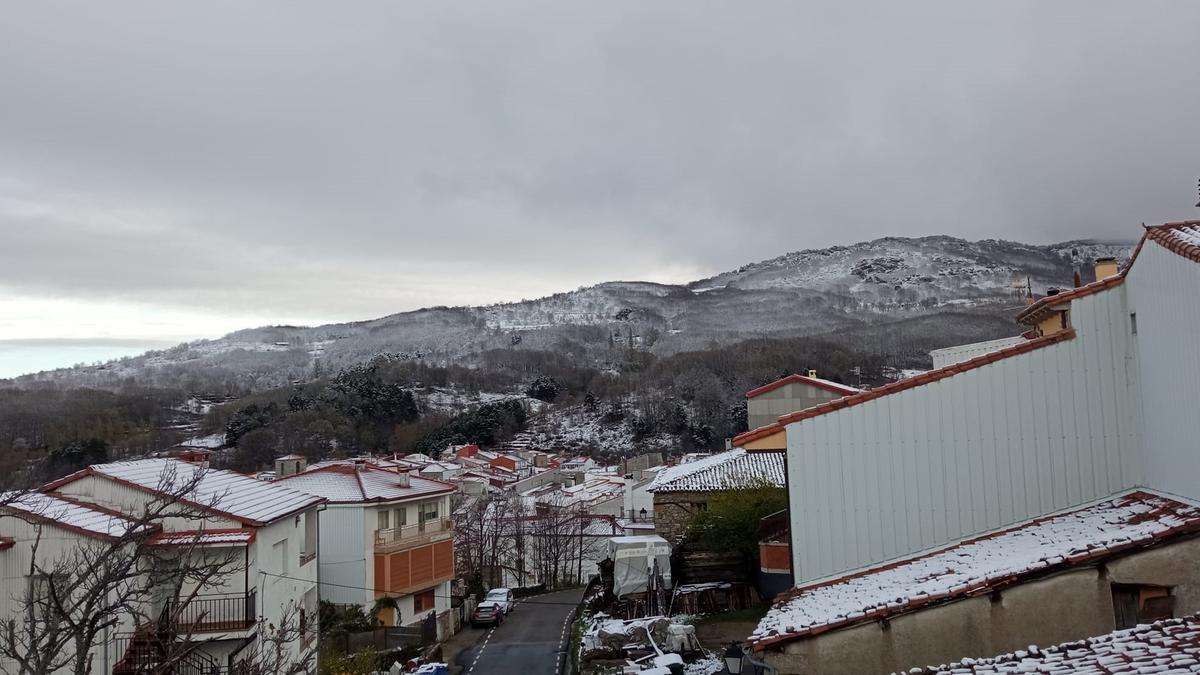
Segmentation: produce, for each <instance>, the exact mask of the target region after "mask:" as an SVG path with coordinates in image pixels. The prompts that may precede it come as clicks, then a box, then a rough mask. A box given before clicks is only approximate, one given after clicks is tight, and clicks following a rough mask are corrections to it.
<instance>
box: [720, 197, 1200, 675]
mask: <svg viewBox="0 0 1200 675" xmlns="http://www.w3.org/2000/svg"><path fill="white" fill-rule="evenodd" d="M1197 263H1200V221H1191V222H1182V223H1169V224H1167V225H1160V226H1153V227H1148V228H1146V229H1145V232H1144V234H1143V236H1142V239H1141V241H1140V242H1139V244H1138V247H1137V249H1136V251H1135V252H1134V255H1133V258H1132V260H1131V261H1130V263H1129V265H1128V266H1127V267H1126V269H1124V270H1123V271H1117V269H1116V267H1115V265H1114V264H1112V263H1111V262H1110V261H1098V265H1097V273H1096V276H1097V279H1098V280H1097V281H1096V282H1094V283H1092V284H1088V285H1086V286H1081V287H1079V288H1075V289H1071V290H1068V291H1065V292H1058V293H1055V294H1052V295H1048V296H1047V297H1045V298H1042V299H1040V300H1038V301H1036V302H1034V303H1033V304H1031V305H1030V306H1028V307H1027V308H1025V309H1024V310H1023V311H1022V312H1021V313H1020V314H1019V316H1018V320H1019V322H1020V325H1021V327H1022V329H1023V330H1024V333H1023V336H1022V337H1023V339H1022V341H1020V342H1018V343H1015V344H1012V345H1009V346H1001V347H1000V348H998V349H995V350H984V353H982V354H980V355H978V356H975V357H973V358H968V359H967V360H965V361H959V362H956V363H952V364H950V365H947V366H944V367H942V368H939V369H934V370H931V371H928V372H925V373H922V374H920V375H917V376H915V377H911V378H908V379H904V380H900V381H898V382H894V383H891V384H888V385H885V386H883V387H879V388H877V389H872V390H869V391H864V392H860V393H857V394H853V395H849V396H845V397H842V398H838V399H836V400H833V401H829V402H826V403H822V404H820V405H817V406H814V407H810V408H806V409H800V410H796V411H793V412H790V413H787V414H784V415H782V416H780V417H779V418H778V419H777V420H776V421H774V422H772V423H771V424H768V425H764V426H761V427H759V428H757V429H754V430H753V431H750V432H747V433H745V434H742V435H740V436H739V437H738V438H736V439H735V440H734V442H735V444H738V445H740V446H742V447H745V448H746V449H747V450H748V451H751V452H756V453H758V452H767V453H770V452H780V451H783V452H786V457H787V484H788V489H789V498H790V509H789V515H788V519H789V528H790V536H791V539H792V541H793V542H794V544H795V546H794V547H792V550H791V556H792V567H793V571H794V574H795V579H796V582H797V584H798V586H797V589H796V592H797V593H798V594H799V596H798V597H803V596H804V595H805V594H806V593H808V592H810V591H814V590H816V589H819V588H822V587H824V585H830V586H836V585H838V584H840V583H841V581H842V580H845V579H847V578H848V577H852V576H854V575H858V574H870V573H872V572H873V571H877V570H880V569H881V566H885V565H892V564H897V565H903V564H906V563H907V562H908V561H911V560H913V559H914V558H916V557H919V556H920V555H922V554H923V553H926V552H929V551H937V550H941V549H944V548H946V547H951V546H957V545H962V544H964V543H966V542H969V541H970V540H972V539H974V538H977V537H980V536H985V535H991V534H994V533H997V532H1001V531H1003V530H1005V529H1006V528H1011V527H1014V526H1018V525H1021V524H1025V523H1029V522H1032V521H1036V520H1039V519H1042V518H1046V517H1050V516H1055V515H1061V514H1066V513H1071V512H1073V510H1077V509H1080V508H1085V507H1089V506H1091V505H1096V504H1100V503H1103V502H1105V501H1106V500H1112V499H1118V498H1121V497H1122V496H1125V495H1129V494H1134V493H1141V492H1144V493H1146V494H1150V495H1154V496H1158V497H1161V498H1171V499H1177V500H1178V501H1179V503H1182V504H1191V500H1194V499H1197V498H1200V462H1197V461H1196V459H1197V457H1196V445H1195V440H1194V439H1195V438H1197V437H1200V416H1198V415H1196V414H1195V401H1196V400H1197V397H1198V396H1200V350H1198V349H1197V348H1196V343H1195V336H1196V335H1197V334H1200V265H1198V264H1197ZM1036 544H1037V546H1038V547H1040V550H1044V551H1053V550H1056V549H1055V548H1054V546H1053V545H1052V542H1050V541H1048V540H1038V541H1037V542H1036ZM1058 555H1061V552H1060V553H1059V554H1058ZM1070 555H1071V556H1073V555H1074V554H1073V553H1072V554H1070ZM1050 557H1053V556H1050ZM1068 557H1070V556H1068ZM1023 578H1024V577H1023ZM1094 583H1095V584H1097V585H1099V586H1100V591H1099V594H1098V596H1097V597H1099V598H1101V600H1098V601H1097V603H1098V605H1096V606H1097V607H1103V608H1104V610H1105V614H1106V616H1107V615H1113V614H1114V613H1115V612H1117V611H1119V609H1118V608H1120V607H1121V606H1122V605H1123V604H1124V603H1126V602H1127V600H1126V599H1125V598H1124V597H1123V596H1121V595H1120V592H1119V591H1121V589H1120V588H1119V587H1120V586H1121V585H1122V583H1123V582H1117V581H1113V580H1112V579H1110V578H1109V577H1107V576H1104V575H1101V574H1099V573H1097V574H1096V575H1095V579H1094ZM1191 583H1192V580H1191V578H1190V577H1186V576H1185V577H1178V578H1175V579H1174V580H1169V583H1168V582H1162V585H1163V586H1164V587H1165V588H1166V589H1167V590H1166V592H1167V594H1168V596H1170V597H1179V598H1184V597H1185V596H1186V594H1187V593H1190V591H1188V590H1187V589H1188V585H1189V584H1191ZM839 588H843V589H845V588H847V587H844V586H839ZM860 590H861V589H860ZM851 592H855V591H853V589H851ZM1176 593H1178V596H1176V595H1175V594H1176ZM1011 594H1012V592H1011V591H1010V593H1009V594H1008V595H1011ZM1004 595H1005V594H1001V597H1003V596H1004ZM794 600H795V598H792V599H791V600H789V599H788V598H787V597H786V596H785V597H784V598H782V599H781V601H780V603H779V604H778V605H777V606H776V607H775V608H774V609H772V611H771V612H769V613H768V615H767V617H766V618H764V619H763V623H762V624H761V625H760V627H759V632H757V633H756V638H755V641H754V643H755V646H756V648H757V649H760V650H764V651H765V652H766V655H767V658H768V660H774V661H777V662H778V663H779V664H780V665H781V666H783V668H782V672H808V671H806V670H792V669H791V668H796V667H800V665H802V664H803V663H811V662H812V661H811V659H810V660H809V661H803V660H798V656H799V655H802V654H809V655H810V656H811V654H812V650H814V649H827V648H828V645H830V644H833V638H831V637H828V636H833V635H838V634H844V633H845V632H846V631H848V630H851V628H849V627H847V626H842V625H834V624H830V625H828V626H827V627H826V628H824V629H823V631H824V632H823V633H822V634H820V635H817V634H814V633H812V632H806V631H803V630H800V631H793V630H784V631H781V632H780V633H779V634H778V639H773V638H771V639H764V637H763V636H764V635H765V631H769V630H771V629H772V627H778V626H780V625H781V624H788V623H789V621H790V620H789V618H788V617H789V616H791V614H790V612H789V611H788V610H786V607H787V606H788V605H787V603H788V602H789V601H794ZM944 600H945V601H946V602H950V603H953V604H957V605H962V606H963V607H966V606H967V605H969V604H970V603H969V602H968V601H967V599H965V598H961V597H959V596H955V595H950V596H947V597H946V598H944ZM1056 600H1057V598H1056V596H1055V595H1053V594H1045V593H1044V594H1042V595H1040V596H1038V597H1035V598H1034V599H1033V601H1034V602H1040V603H1041V605H1040V611H1042V612H1044V613H1045V614H1046V615H1047V616H1049V615H1051V614H1052V613H1053V610H1052V606H1053V605H1054V603H1055V602H1056ZM1180 604H1181V606H1182V604H1184V601H1183V600H1180ZM866 607H868V605H863V608H866ZM860 609H862V608H860ZM962 611H964V612H965V611H967V610H965V609H964V610H962ZM1174 611H1175V612H1178V611H1179V610H1174ZM1193 611H1194V610H1193ZM1035 613H1036V612H1035ZM914 616H918V615H916V614H914ZM924 616H930V615H929V614H925V615H924ZM887 625H889V626H896V625H897V621H896V620H891V619H889V620H888V622H887ZM945 625H949V624H947V623H943V622H941V621H937V622H932V621H931V622H930V623H929V624H928V625H927V631H928V632H926V633H922V635H924V636H925V637H923V638H917V637H911V640H913V641H918V640H919V641H922V642H924V643H926V644H928V645H931V648H932V646H933V643H936V642H939V641H941V638H940V636H936V634H937V632H938V631H940V630H942V629H943V627H944V626H945ZM1036 625H1037V626H1042V625H1044V624H1041V623H1039V624H1036ZM1033 626H1034V625H1031V626H1030V628H1031V629H1032V628H1033ZM793 627H794V626H793ZM785 628H786V626H785ZM1048 628H1049V627H1047V629H1048ZM1057 628H1058V629H1061V631H1060V633H1058V635H1061V639H1062V640H1069V639H1080V638H1084V637H1088V636H1090V635H1095V634H1096V632H1095V631H1097V630H1099V629H1100V628H1101V626H1099V625H1097V624H1096V623H1095V622H1094V621H1089V620H1086V619H1085V618H1084V617H1083V616H1082V615H1078V614H1076V615H1070V616H1062V621H1061V625H1059V626H1057ZM1067 632H1069V633H1070V634H1069V635H1068V634H1066V633H1067ZM996 635H997V638H996V640H995V641H994V642H993V643H990V644H986V645H985V644H983V643H982V640H983V637H982V636H981V635H978V634H977V635H975V636H974V637H969V636H964V637H963V639H962V640H959V641H957V642H955V644H956V647H955V648H956V649H959V650H962V651H960V653H958V654H954V655H947V656H946V657H940V658H925V657H922V656H921V655H920V654H918V653H916V652H915V651H909V652H904V653H903V654H900V653H896V654H892V655H890V656H889V657H888V660H887V669H888V670H885V671H881V672H890V670H899V669H905V668H908V667H912V666H917V665H924V664H928V663H934V662H940V661H944V660H947V659H952V658H958V657H961V656H966V655H970V654H980V653H987V652H988V650H992V653H996V652H998V651H1005V650H1011V649H1017V648H1021V647H1024V646H1025V645H1027V644H1030V643H1031V642H1036V641H1038V640H1037V637H1038V636H1037V635H1036V634H1027V633H1020V632H1019V631H1011V632H1005V631H998V632H997V633H996ZM935 636H936V637H935ZM814 639H816V640H818V641H820V642H822V643H824V645H825V646H824V647H818V646H816V644H815V643H813V642H812V640H814ZM1006 640H1007V642H1006ZM875 644H876V645H878V644H881V643H875ZM862 651H864V652H865V651H869V650H862ZM860 656H862V658H864V659H866V658H868V657H867V656H866V655H860ZM876 656H878V655H876ZM806 658H808V657H806ZM813 658H815V657H813ZM906 658H914V659H917V660H916V661H915V662H913V661H906V660H905V659H906ZM874 663H877V664H882V662H874ZM825 667H827V668H830V669H832V668H833V667H834V664H833V663H832V661H826V662H823V666H822V668H825ZM822 672H824V670H822ZM830 672H833V671H832V670H830ZM859 672H872V671H871V670H869V669H867V670H862V671H859Z"/></svg>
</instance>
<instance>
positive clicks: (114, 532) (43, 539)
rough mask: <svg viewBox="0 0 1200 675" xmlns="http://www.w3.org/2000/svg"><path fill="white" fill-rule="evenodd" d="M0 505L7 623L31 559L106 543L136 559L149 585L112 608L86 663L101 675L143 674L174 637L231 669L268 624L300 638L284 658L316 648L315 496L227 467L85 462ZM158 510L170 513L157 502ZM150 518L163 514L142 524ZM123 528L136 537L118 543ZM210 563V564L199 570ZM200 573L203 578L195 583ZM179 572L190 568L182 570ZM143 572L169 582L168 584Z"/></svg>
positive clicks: (60, 560) (46, 560) (26, 583)
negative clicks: (288, 629) (108, 624)
mask: <svg viewBox="0 0 1200 675" xmlns="http://www.w3.org/2000/svg"><path fill="white" fill-rule="evenodd" d="M5 501H7V502H9V503H7V504H6V505H5V507H4V508H3V509H2V511H3V513H2V516H0V537H3V539H0V541H2V542H3V544H2V546H0V565H3V567H4V569H5V570H8V571H7V572H6V573H5V575H4V580H3V582H2V583H3V584H4V586H5V588H4V590H3V592H2V593H0V595H2V596H3V599H2V600H0V610H2V611H3V612H4V615H5V616H12V613H13V612H14V610H17V609H19V605H18V604H15V603H17V602H18V600H17V599H18V598H23V597H26V595H25V593H26V591H27V589H28V588H30V587H31V584H35V583H36V579H32V578H30V577H29V573H30V570H31V567H30V565H31V563H32V562H34V561H37V562H38V563H39V564H40V565H42V566H43V568H44V569H45V568H52V567H54V566H55V565H62V564H66V565H68V566H69V565H72V564H74V565H80V564H82V565H93V564H95V563H94V562H92V561H93V558H90V557H88V552H89V551H96V550H97V549H96V548H95V547H96V546H101V547H103V546H106V545H107V546H109V547H110V549H109V550H113V551H115V550H118V549H117V548H112V547H113V545H114V544H116V545H117V546H118V547H119V549H120V550H122V551H125V552H126V553H123V554H122V555H129V556H133V557H132V558H131V559H133V560H138V561H141V562H139V564H138V567H137V568H136V569H138V570H139V572H137V573H131V575H132V576H130V579H133V580H134V582H133V583H134V584H135V585H136V584H137V583H138V582H137V581H136V580H137V579H142V582H141V583H144V584H151V586H148V587H147V591H146V592H145V593H144V594H142V595H139V596H137V597H136V598H134V599H133V600H131V601H130V603H131V604H130V606H127V607H124V608H122V609H120V610H118V611H117V612H116V614H115V615H114V616H113V619H114V621H115V623H114V625H113V626H112V628H111V629H109V630H108V631H106V635H105V636H104V637H105V642H103V643H102V644H98V645H97V646H96V647H94V648H93V652H94V653H93V657H92V658H93V662H94V663H97V664H104V667H105V669H106V672H108V670H109V669H111V671H112V672H114V673H123V672H133V671H132V670H130V669H133V668H134V666H135V665H139V666H141V667H146V666H147V665H148V664H147V663H146V659H147V658H149V657H148V654H152V653H158V652H161V651H165V650H169V649H170V648H171V645H172V644H174V643H176V642H177V641H179V640H184V639H188V640H190V642H192V643H196V644H197V648H196V650H195V651H194V652H193V653H192V654H191V655H190V656H188V657H187V660H188V665H189V666H192V667H196V668H201V669H202V670H204V671H209V670H214V669H230V668H233V667H234V666H235V665H236V664H237V663H239V662H240V661H242V660H245V659H247V658H251V655H252V654H254V653H255V649H256V648H257V647H260V646H262V642H263V640H264V639H266V637H267V636H266V635H265V632H266V631H270V630H273V629H272V628H271V627H273V626H284V625H291V627H292V628H293V629H298V630H299V632H300V634H301V637H300V639H299V640H293V641H289V642H287V643H285V644H284V645H283V647H284V652H285V654H286V657H287V658H289V659H292V660H294V661H300V660H301V659H302V655H303V654H305V653H307V652H309V651H311V649H312V648H313V647H314V645H315V639H316V624H315V621H313V620H312V618H313V617H315V616H316V610H317V585H316V581H317V570H316V568H317V565H316V564H314V560H315V559H316V556H317V538H318V535H317V509H318V507H319V506H320V505H321V504H322V503H323V500H322V499H320V498H318V497H313V496H311V495H307V494H303V493H299V492H293V491H291V490H288V489H286V488H283V487H279V486H277V485H275V484H272V483H264V482H261V481H257V480H254V479H253V478H249V477H247V476H243V475H241V474H237V473H233V472H230V471H219V470H213V469H209V468H207V467H203V466H199V465H196V464H191V463H188V462H181V461H178V460H175V459H147V460H137V461H128V462H115V463H112V464H97V465H93V466H90V467H88V468H86V469H83V470H81V471H78V472H76V473H73V474H71V475H69V476H66V477H64V478H61V479H59V480H56V481H54V482H52V483H49V484H48V485H46V486H44V487H43V488H42V490H41V491H40V492H34V493H29V494H25V495H22V496H20V497H19V498H17V499H16V500H5ZM162 504H168V505H170V508H169V510H162V507H161V506H156V505H162ZM148 512H149V513H151V514H154V513H161V514H162V515H161V517H157V518H154V519H149V518H147V515H146V514H147V513H148ZM131 527H136V528H139V529H138V530H137V534H138V535H139V536H136V537H133V538H129V537H128V535H129V534H131V532H133V531H132V530H131V529H130V528H131ZM142 535H144V536H142ZM153 550H158V551H161V552H162V553H161V554H156V555H150V552H151V551H153ZM72 556H74V557H72ZM213 560H220V561H221V563H220V565H213V566H211V567H203V566H204V565H208V564H209V563H210V562H211V561H213ZM164 566H169V567H164ZM200 569H204V570H205V571H206V574H208V577H207V578H205V579H203V580H199V579H196V578H195V577H196V576H198V575H199V572H196V570H200ZM185 570H193V572H191V573H188V574H183V575H180V572H179V571H185ZM53 573H54V574H58V572H53ZM63 573H64V574H70V573H71V572H69V571H65V570H64V572H63ZM143 575H167V577H166V578H169V579H172V580H177V583H178V586H177V587H175V588H172V587H171V585H170V584H168V583H163V582H161V581H158V582H151V581H150V579H151V577H150V576H143ZM113 592H115V591H113ZM193 595H194V597H193ZM127 604H129V603H127ZM151 648H153V650H158V652H154V651H147V650H150V649H151ZM134 662H136V663H134Z"/></svg>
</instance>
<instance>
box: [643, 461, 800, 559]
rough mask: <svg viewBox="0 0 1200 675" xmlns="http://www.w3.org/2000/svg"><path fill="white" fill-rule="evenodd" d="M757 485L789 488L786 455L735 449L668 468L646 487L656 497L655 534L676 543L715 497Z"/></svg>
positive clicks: (656, 474)
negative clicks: (785, 468)
mask: <svg viewBox="0 0 1200 675" xmlns="http://www.w3.org/2000/svg"><path fill="white" fill-rule="evenodd" d="M755 484H763V485H770V486H774V487H779V488H783V487H785V486H786V483H785V475H784V461H783V457H782V455H780V454H779V453H766V454H752V453H747V452H746V451H745V450H742V449H741V448H735V449H733V450H728V451H726V452H722V453H718V454H716V455H711V456H708V457H704V458H701V459H697V460H693V461H691V462H686V463H683V464H678V465H676V466H669V467H664V468H662V469H660V470H659V471H658V472H656V473H655V475H654V480H653V482H652V483H651V484H650V486H649V487H647V488H646V490H647V491H648V492H650V493H652V494H653V495H654V508H653V513H654V531H655V533H656V534H658V535H659V536H661V537H663V538H664V539H666V540H667V541H670V542H673V541H676V540H678V539H679V538H680V537H681V536H683V535H684V534H685V533H686V532H687V528H688V523H689V522H690V521H691V519H692V517H693V516H695V514H696V513H698V512H700V511H704V510H707V509H708V503H709V500H711V499H712V497H713V495H714V494H717V493H720V492H726V491H729V490H737V489H739V488H743V487H746V486H748V485H755Z"/></svg>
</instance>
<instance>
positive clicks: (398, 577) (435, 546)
mask: <svg viewBox="0 0 1200 675" xmlns="http://www.w3.org/2000/svg"><path fill="white" fill-rule="evenodd" d="M453 578H454V541H453V540H446V541H439V542H436V543H432V544H427V545H424V546H418V547H415V548H410V549H406V550H403V551H395V552H393V553H376V554H375V594H376V595H402V594H404V593H411V592H413V591H416V590H421V589H425V588H429V587H430V586H432V585H434V584H438V583H441V582H443V581H448V580H450V579H453Z"/></svg>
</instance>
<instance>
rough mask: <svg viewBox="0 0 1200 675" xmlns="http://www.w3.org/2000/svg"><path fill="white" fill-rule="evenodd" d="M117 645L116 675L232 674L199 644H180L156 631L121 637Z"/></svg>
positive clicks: (116, 642) (115, 647)
mask: <svg viewBox="0 0 1200 675" xmlns="http://www.w3.org/2000/svg"><path fill="white" fill-rule="evenodd" d="M113 642H114V645H113V647H114V649H115V651H116V662H115V663H114V664H113V669H112V672H113V675H142V674H144V673H170V674H171V675H229V674H230V673H231V671H230V669H229V668H228V667H227V666H225V665H223V664H221V663H220V661H218V660H217V659H215V658H214V657H212V656H209V655H208V654H205V653H204V652H201V651H199V650H198V649H197V647H196V645H194V644H192V645H189V644H187V643H183V642H177V641H175V640H173V639H170V638H169V637H168V636H162V635H158V634H157V633H155V632H154V631H140V632H138V633H134V634H132V635H126V636H122V637H118V638H117V639H116V640H114V641H113Z"/></svg>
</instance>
